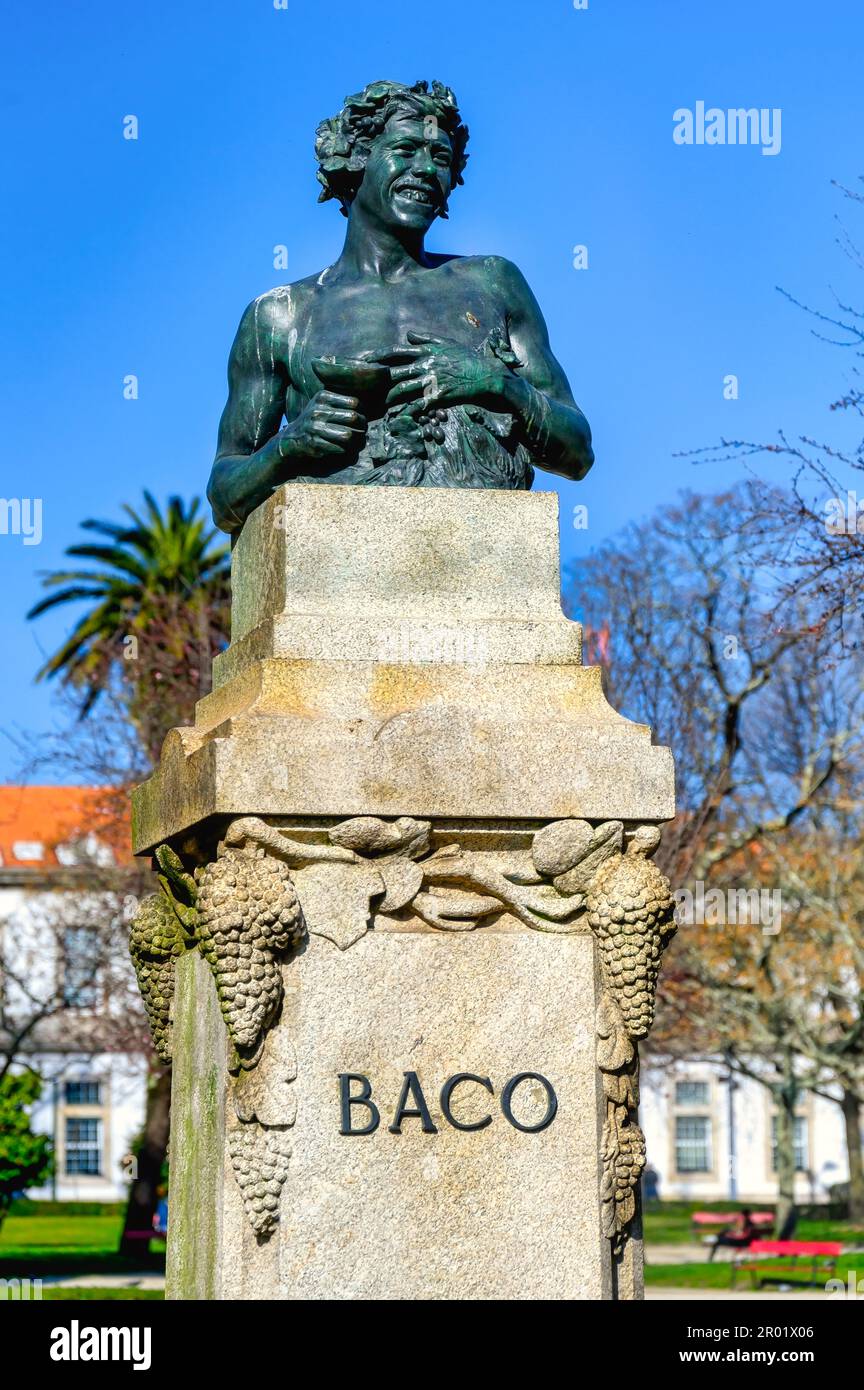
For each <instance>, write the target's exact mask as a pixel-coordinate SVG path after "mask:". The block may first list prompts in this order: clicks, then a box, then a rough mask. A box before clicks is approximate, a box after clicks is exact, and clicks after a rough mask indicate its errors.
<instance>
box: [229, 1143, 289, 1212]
mask: <svg viewBox="0 0 864 1390" xmlns="http://www.w3.org/2000/svg"><path fill="white" fill-rule="evenodd" d="M228 1152H229V1154H230V1156H231V1166H232V1168H233V1169H234V1175H235V1177H236V1179H237V1185H238V1187H239V1188H240V1195H241V1196H242V1198H243V1206H244V1208H245V1211H246V1216H247V1217H248V1220H249V1224H250V1225H251V1227H252V1229H253V1230H254V1231H255V1234H256V1235H259V1236H261V1235H267V1234H268V1232H270V1231H272V1230H273V1227H274V1226H275V1225H276V1224H277V1222H278V1220H279V1196H280V1194H281V1192H282V1188H283V1186H284V1185H285V1179H286V1178H287V1177H288V1166H289V1164H288V1161H289V1159H290V1157H291V1144H290V1142H289V1140H288V1137H287V1134H286V1132H285V1130H284V1129H280V1128H273V1129H268V1128H265V1127H264V1126H263V1125H259V1124H257V1123H256V1122H255V1121H253V1122H252V1123H250V1124H240V1125H238V1126H236V1128H234V1129H231V1130H229V1131H228Z"/></svg>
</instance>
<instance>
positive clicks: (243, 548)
mask: <svg viewBox="0 0 864 1390" xmlns="http://www.w3.org/2000/svg"><path fill="white" fill-rule="evenodd" d="M279 508H283V509H284V514H285V515H287V516H290V519H291V528H292V529H291V530H290V532H289V533H288V534H287V535H286V532H285V530H284V527H280V526H277V525H275V524H274V522H275V520H276V518H277V515H281V513H279V512H278V509H279ZM234 574H235V609H236V610H237V613H238V617H237V620H236V624H235V640H234V641H233V642H232V645H231V648H230V649H229V651H228V652H227V653H226V654H225V656H224V657H223V658H219V660H218V661H217V667H218V672H217V679H218V681H219V682H220V683H219V685H218V688H217V689H216V690H214V692H213V693H212V694H211V695H209V696H207V697H206V699H204V700H202V701H201V702H200V703H199V705H198V710H197V714H196V721H195V726H194V728H190V729H181V730H174V731H173V732H172V733H171V734H169V736H168V738H167V740H166V743H165V748H164V751H163V757H162V763H161V767H160V769H159V771H158V772H157V773H156V774H155V775H154V777H152V778H151V779H150V781H149V782H147V783H145V784H144V785H143V786H142V787H140V788H139V789H138V791H137V792H136V793H135V798H134V839H135V847H136V852H139V853H140V852H143V851H145V850H149V849H152V848H153V846H154V845H156V844H158V843H160V842H161V841H163V840H165V839H168V838H170V837H171V836H174V835H177V834H179V833H181V832H183V831H185V830H187V829H188V828H189V827H190V826H191V825H194V824H195V823H196V822H200V821H203V820H205V819H206V818H207V817H208V816H212V815H215V814H230V815H242V814H254V815H284V814H285V813H286V811H289V812H290V813H291V814H296V815H337V816H342V817H348V816H367V815H375V816H400V815H410V816H415V817H418V818H430V817H436V816H438V817H441V816H482V817H497V816H511V817H512V816H518V817H525V818H531V819H535V818H536V819H538V820H543V821H551V820H560V819H564V818H566V817H573V816H575V817H582V818H585V819H588V820H638V821H645V820H657V821H663V820H668V819H669V818H670V817H671V816H672V815H673V814H674V794H673V778H672V761H671V757H670V755H669V751H668V749H665V748H657V747H655V746H654V745H653V744H652V742H651V733H650V730H649V729H648V728H646V727H645V726H644V725H641V724H634V723H632V722H630V721H629V720H626V719H624V718H622V716H621V715H619V714H617V713H616V712H615V711H614V710H613V709H612V708H611V706H610V705H609V703H608V701H607V700H606V696H605V694H604V692H603V685H602V673H601V670H600V668H599V667H583V666H582V665H581V657H580V637H579V626H578V624H576V623H572V622H569V621H568V620H567V619H566V618H564V616H563V614H562V612H561V607H560V599H559V584H558V545H557V498H556V497H555V495H554V494H543V493H536V494H535V493H508V492H497V491H490V492H486V491H482V490H481V491H476V492H474V491H470V490H468V491H466V492H459V493H456V492H452V491H449V490H445V489H440V490H439V489H433V488H429V489H418V490H416V491H414V490H412V489H403V488H393V489H375V490H367V489H364V488H347V487H341V488H333V489H330V488H320V487H313V486H309V485H301V484H296V485H294V486H292V487H290V488H283V489H281V490H280V492H278V493H276V494H275V495H274V497H273V498H271V500H270V501H269V502H267V503H266V504H265V505H264V506H263V507H260V508H259V509H258V511H257V512H255V513H254V514H253V516H252V517H250V518H249V521H248V522H247V524H246V526H245V527H244V529H243V532H242V534H241V536H240V538H239V540H238V542H237V545H236V548H235V558H234ZM274 615H275V616H274ZM514 615H515V616H514ZM415 621H416V622H419V623H421V626H422V625H423V624H424V623H425V624H426V629H429V630H431V629H430V626H429V625H430V624H431V628H434V629H436V630H437V631H438V633H439V638H440V640H439V641H438V642H437V645H436V644H434V643H433V644H432V646H431V647H429V648H428V649H422V648H420V647H418V646H417V645H416V644H415V643H414V642H413V638H412V637H411V632H412V631H413V628H412V627H411V625H412V623H414V622H415ZM514 622H515V623H516V627H517V628H518V631H516V629H515V628H514V626H513V624H514ZM274 624H275V626H274ZM426 629H424V630H426ZM445 629H446V631H445ZM310 632H311V633H313V634H314V639H315V640H314V643H313V644H312V645H311V646H310V645H309V644H308V643H307V642H306V638H305V637H304V636H303V634H304V633H310ZM255 633H257V636H256V637H255V641H254V643H253V644H252V645H251V646H250V645H248V644H247V645H244V644H245V643H247V638H248V639H249V641H250V642H251V638H252V636H253V634H255ZM279 633H282V636H281V637H279V636H278V634H279ZM364 633H366V636H364V635H363V634H364ZM406 633H407V634H408V636H407V637H406V639H405V641H403V640H402V637H403V636H404V635H405V634H406ZM242 634H245V636H243V635H242ZM370 634H371V636H370ZM448 634H449V635H448ZM520 634H521V635H520ZM367 637H368V639H369V640H367ZM529 637H530V641H529V640H528V638H529ZM469 639H470V640H469ZM523 639H524V640H523ZM424 651H427V655H425V656H424V655H423V652H424ZM478 653H482V654H483V659H482V660H478V659H477V657H478ZM430 657H431V659H430ZM599 767H602V768H603V769H604V772H603V775H602V776H598V775H597V772H596V769H597V768H599Z"/></svg>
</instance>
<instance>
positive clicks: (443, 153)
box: [208, 82, 594, 532]
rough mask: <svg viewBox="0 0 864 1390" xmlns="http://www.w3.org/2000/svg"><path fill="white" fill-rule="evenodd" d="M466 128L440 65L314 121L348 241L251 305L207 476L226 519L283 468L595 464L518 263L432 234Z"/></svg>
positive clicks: (347, 470)
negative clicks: (440, 76)
mask: <svg viewBox="0 0 864 1390" xmlns="http://www.w3.org/2000/svg"><path fill="white" fill-rule="evenodd" d="M467 141H468V129H467V126H465V125H464V123H463V121H462V118H461V116H460V114H459V108H458V106H457V104H456V99H455V97H454V95H453V93H452V92H451V91H450V89H449V88H448V87H444V86H442V85H441V83H439V82H433V83H432V85H431V88H430V87H429V85H428V84H427V83H425V82H417V83H415V85H414V86H413V87H407V86H404V85H402V84H401V83H397V82H373V83H371V84H370V85H369V86H368V87H366V88H365V89H364V91H362V92H360V93H358V94H357V95H355V96H351V97H347V98H346V101H345V105H344V107H343V108H342V110H341V111H340V112H339V113H338V115H336V116H334V117H333V118H332V119H331V120H328V121H324V122H323V123H322V124H321V125H320V126H319V127H318V133H317V139H316V142H315V150H316V154H317V157H318V162H319V169H318V180H319V182H320V183H321V184H322V185H323V191H322V193H321V195H320V201H322V202H323V201H326V200H327V199H330V198H335V199H337V200H338V202H339V203H340V206H341V210H342V212H343V214H344V215H345V216H346V217H347V219H348V228H347V231H346V235H345V244H344V246H343V248H342V253H341V255H340V256H339V259H338V260H337V261H336V263H335V265H332V266H328V267H327V268H326V269H325V270H323V271H321V272H320V274H318V275H310V276H308V277H307V278H306V279H305V280H298V281H297V282H296V283H295V284H292V285H280V286H279V287H277V288H276V289H273V290H270V291H268V292H267V293H266V294H263V295H261V297H260V298H258V299H256V300H254V301H253V303H252V304H251V305H250V306H249V308H248V309H247V310H246V312H245V314H244V315H243V318H242V320H241V323H240V327H239V329H238V331H237V337H236V339H235V341H234V346H233V348H232V350H231V358H230V362H229V367H228V378H229V395H228V403H227V405H226V406H225V410H224V412H223V415H222V420H221V424H220V427H219V443H218V449H217V453H216V459H215V462H214V464H213V471H212V474H211V477H210V484H209V487H208V495H209V498H210V501H211V503H212V505H213V513H214V517H215V520H216V523H217V525H219V526H220V527H221V528H222V529H223V530H225V531H229V532H236V531H239V529H240V527H241V526H242V525H243V522H244V520H245V519H246V517H247V516H248V515H249V513H250V512H251V511H252V510H253V509H254V508H255V507H257V506H259V505H260V503H262V502H263V501H264V500H265V499H266V498H267V497H269V496H270V494H271V493H272V491H273V489H274V488H275V487H277V486H279V484H281V483H284V482H292V481H293V482H303V483H313V482H314V483H335V484H338V483H352V484H361V485H363V484H372V485H379V486H380V485H383V484H387V485H395V486H402V487H489V488H529V487H530V486H531V483H532V480H533V476H534V465H535V464H536V465H537V466H538V467H540V468H544V469H546V470H548V471H549V472H552V473H559V474H561V475H563V476H564V477H567V478H573V479H579V478H583V477H584V476H585V474H586V473H587V472H588V469H589V468H590V467H591V464H592V463H593V461H594V455H593V452H592V449H591V431H590V429H589V427H588V422H587V420H586V419H585V417H584V415H583V414H582V412H581V411H580V409H579V407H578V406H577V405H576V403H575V401H574V399H573V396H572V394H571V391H570V387H569V385H568V382H567V378H566V376H565V375H564V372H563V370H562V368H561V366H560V365H559V363H558V362H557V361H556V360H555V357H554V356H553V355H552V352H551V349H550V347H549V339H548V335H547V331H546V325H545V323H544V321H543V316H542V314H541V312H540V309H539V307H538V305H537V301H536V300H535V298H534V296H533V294H532V293H531V290H530V289H529V287H528V285H527V283H526V282H525V280H524V278H523V276H522V274H521V273H520V271H519V270H518V269H517V268H516V266H515V265H513V264H512V263H511V262H510V261H507V260H504V259H503V257H501V256H453V255H440V254H435V253H432V252H429V251H427V250H426V249H425V245H424V242H425V237H426V233H427V232H428V230H429V228H430V227H431V225H432V223H433V222H434V220H435V218H436V217H446V216H447V202H448V199H449V196H450V193H451V191H452V189H453V188H454V186H455V185H456V184H459V183H461V182H462V173H463V170H464V168H465V163H466V159H467V156H466V153H465V147H466V144H467ZM283 419H284V422H285V423H284V424H283Z"/></svg>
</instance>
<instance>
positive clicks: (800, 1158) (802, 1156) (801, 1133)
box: [771, 1115, 810, 1173]
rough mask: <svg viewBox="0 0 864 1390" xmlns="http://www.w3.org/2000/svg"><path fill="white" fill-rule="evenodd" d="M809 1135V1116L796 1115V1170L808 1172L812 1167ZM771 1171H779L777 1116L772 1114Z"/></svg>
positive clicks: (797, 1171)
mask: <svg viewBox="0 0 864 1390" xmlns="http://www.w3.org/2000/svg"><path fill="white" fill-rule="evenodd" d="M808 1139H809V1135H808V1133H807V1116H806V1115H796V1116H795V1172H796V1173H806V1172H807V1170H808V1169H809V1167H810V1164H809V1163H808V1161H807V1160H808V1158H809V1152H808V1151H809V1147H810V1146H809V1143H808ZM771 1171H772V1173H776V1172H777V1116H776V1115H772V1116H771Z"/></svg>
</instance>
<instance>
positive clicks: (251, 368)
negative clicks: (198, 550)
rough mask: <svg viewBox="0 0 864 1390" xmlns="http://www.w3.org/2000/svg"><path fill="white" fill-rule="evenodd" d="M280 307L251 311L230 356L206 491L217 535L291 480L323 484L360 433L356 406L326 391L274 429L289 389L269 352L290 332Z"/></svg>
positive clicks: (265, 301) (274, 303)
mask: <svg viewBox="0 0 864 1390" xmlns="http://www.w3.org/2000/svg"><path fill="white" fill-rule="evenodd" d="M284 300H285V297H284V296H282V298H276V297H272V298H271V297H270V296H268V295H264V296H263V297H262V298H261V299H256V300H255V301H254V302H253V303H252V304H250V306H249V308H248V309H247V310H246V312H245V314H244V315H243V318H242V319H241V321H240V327H239V328H238V330H237V337H236V338H235V339H234V346H233V347H232V349H231V357H230V359H229V362H228V402H227V404H226V406H225V409H224V411H223V412H222V419H221V421H220V423H219V441H218V444H217V447H216V458H215V460H214V462H213V469H212V471H211V473H210V482H209V484H208V486H207V496H208V497H209V499H210V504H211V506H212V508H213V518H214V520H215V522H216V525H217V526H219V527H221V529H222V530H223V531H229V532H233V531H239V530H240V528H241V526H242V525H243V522H244V521H245V520H246V518H247V516H248V515H249V513H250V512H252V511H254V510H255V508H256V507H259V506H260V505H261V503H262V502H266V500H267V498H268V497H269V496H270V494H271V493H272V492H273V490H274V488H276V487H278V486H279V484H280V483H283V482H286V481H287V480H288V479H289V478H296V477H298V476H304V475H307V474H308V475H311V476H320V477H326V476H327V474H328V473H329V472H333V471H334V469H337V468H339V467H341V466H342V465H343V463H344V461H345V458H346V457H347V456H349V455H350V454H351V453H352V451H355V450H356V448H357V445H358V441H362V438H363V436H364V433H365V428H366V424H365V421H364V419H363V418H362V416H361V415H360V414H359V413H358V410H357V405H358V402H357V398H356V397H355V396H344V395H341V394H339V393H337V392H335V391H325V390H320V391H316V392H315V394H314V395H313V396H312V397H311V398H310V399H309V400H308V401H307V402H306V404H305V405H303V406H302V408H300V409H299V410H298V411H297V413H296V415H294V417H293V418H292V419H290V420H289V421H288V422H287V423H286V424H285V425H284V426H283V428H282V429H280V428H279V425H280V423H281V420H282V415H283V410H284V405H285V394H286V391H287V389H288V387H289V385H290V384H291V383H290V382H289V379H288V374H287V371H286V370H285V367H284V366H283V365H282V363H281V362H280V361H279V360H278V359H277V354H276V351H275V347H274V344H275V343H276V341H278V338H279V337H280V336H283V337H284V335H285V332H286V330H287V329H288V328H290V327H291V324H290V322H289V321H288V319H287V318H286V317H284V316H285V315H287V314H288V312H289V311H288V308H287V307H286V305H285V302H284ZM280 315H282V316H283V317H282V318H281V319H280V317H279V316H280Z"/></svg>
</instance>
